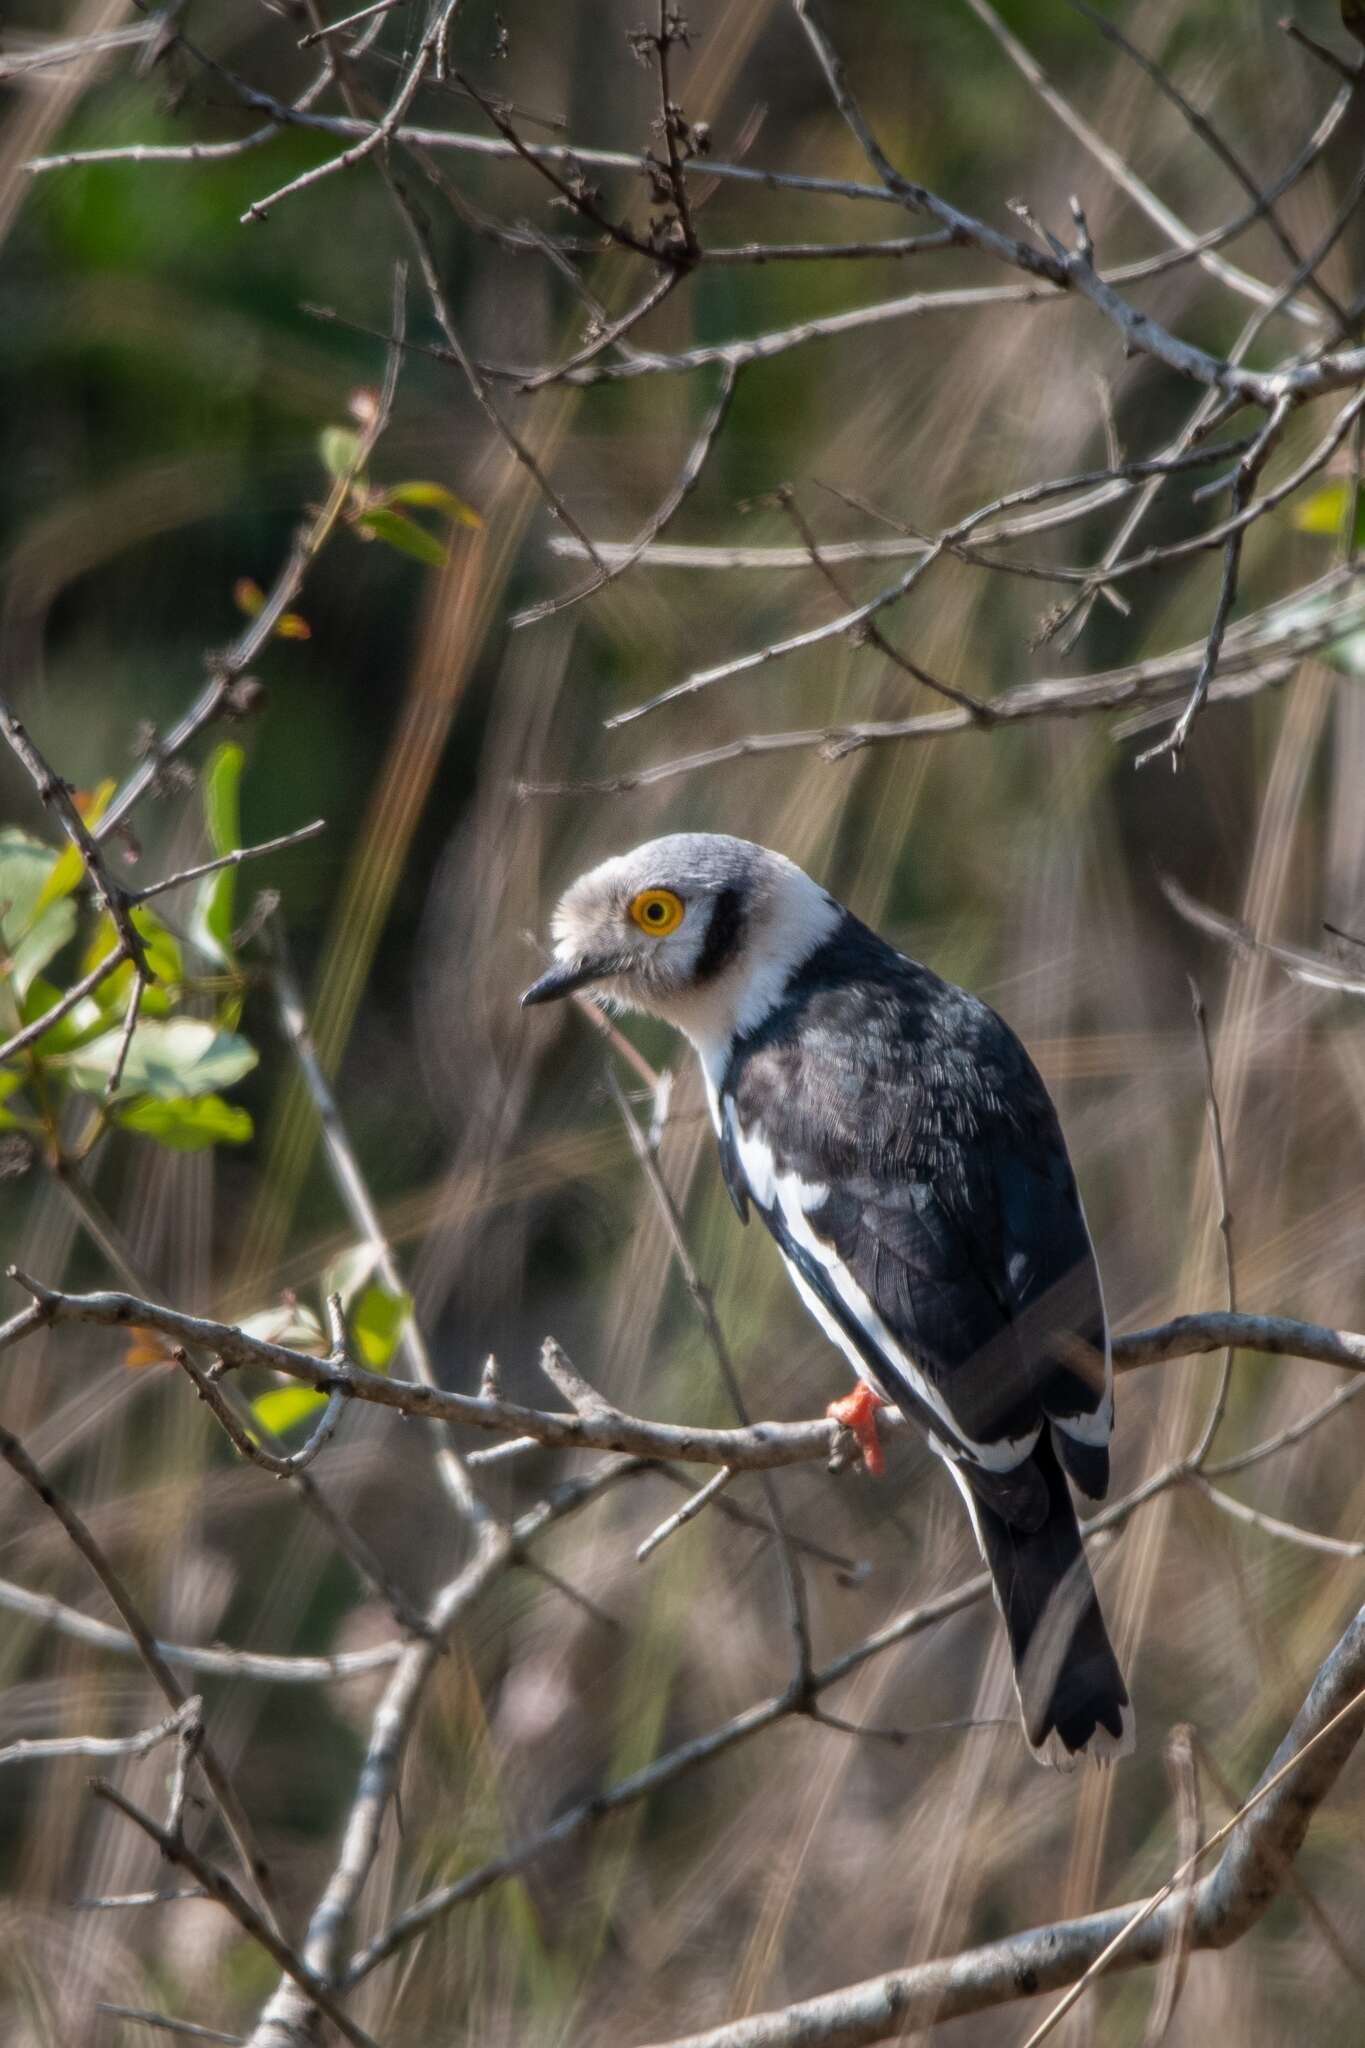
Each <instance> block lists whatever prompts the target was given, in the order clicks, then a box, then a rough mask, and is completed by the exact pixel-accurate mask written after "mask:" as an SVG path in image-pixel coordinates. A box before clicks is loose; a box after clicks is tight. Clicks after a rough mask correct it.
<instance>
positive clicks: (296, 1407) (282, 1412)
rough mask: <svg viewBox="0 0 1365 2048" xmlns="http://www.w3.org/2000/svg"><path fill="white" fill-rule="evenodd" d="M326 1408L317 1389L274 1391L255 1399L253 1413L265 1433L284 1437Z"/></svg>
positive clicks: (276, 1389) (295, 1388)
mask: <svg viewBox="0 0 1365 2048" xmlns="http://www.w3.org/2000/svg"><path fill="white" fill-rule="evenodd" d="M326 1406H327V1396H326V1395H325V1394H320V1393H319V1392H318V1390H317V1388H316V1387H273V1388H272V1389H271V1391H270V1392H269V1393H268V1394H258V1395H257V1396H256V1399H255V1400H254V1401H253V1402H252V1404H251V1412H252V1414H253V1415H254V1416H255V1418H256V1420H257V1421H258V1422H259V1423H260V1425H261V1428H262V1429H268V1430H269V1431H270V1434H271V1435H272V1436H284V1435H286V1434H287V1432H288V1431H289V1430H291V1429H293V1428H295V1427H296V1425H297V1424H298V1423H300V1422H302V1421H304V1420H305V1418H306V1417H307V1416H309V1415H316V1413H317V1411H318V1409H319V1408H325V1407H326Z"/></svg>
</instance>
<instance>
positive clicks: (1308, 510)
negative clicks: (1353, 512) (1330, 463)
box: [1291, 483, 1350, 533]
mask: <svg viewBox="0 0 1365 2048" xmlns="http://www.w3.org/2000/svg"><path fill="white" fill-rule="evenodd" d="M1349 499H1350V490H1349V488H1348V486H1347V485H1346V484H1344V483H1336V484H1324V485H1323V487H1322V489H1321V490H1320V491H1314V492H1313V494H1312V496H1311V497H1308V498H1303V499H1301V500H1300V502H1299V503H1298V504H1297V505H1296V506H1295V507H1294V511H1293V513H1292V515H1291V516H1292V518H1293V522H1294V524H1295V526H1296V527H1297V528H1298V530H1299V532H1300V533H1340V532H1341V529H1342V526H1343V525H1344V523H1345V520H1346V506H1347V503H1348V502H1349Z"/></svg>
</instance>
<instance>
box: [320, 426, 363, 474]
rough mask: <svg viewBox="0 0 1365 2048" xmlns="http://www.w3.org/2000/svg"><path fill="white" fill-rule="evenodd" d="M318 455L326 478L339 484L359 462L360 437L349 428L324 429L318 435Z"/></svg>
mask: <svg viewBox="0 0 1365 2048" xmlns="http://www.w3.org/2000/svg"><path fill="white" fill-rule="evenodd" d="M318 454H319V455H320V456H321V457H322V466H323V468H324V469H325V470H326V472H327V474H328V476H330V477H334V478H335V479H336V481H337V482H338V483H339V482H340V481H341V479H342V477H344V476H350V475H351V473H352V471H353V470H354V469H355V467H356V464H357V463H358V462H359V460H360V436H359V434H357V433H356V432H355V431H354V430H353V429H352V428H351V427H324V428H323V430H322V432H321V433H320V434H319V435H318Z"/></svg>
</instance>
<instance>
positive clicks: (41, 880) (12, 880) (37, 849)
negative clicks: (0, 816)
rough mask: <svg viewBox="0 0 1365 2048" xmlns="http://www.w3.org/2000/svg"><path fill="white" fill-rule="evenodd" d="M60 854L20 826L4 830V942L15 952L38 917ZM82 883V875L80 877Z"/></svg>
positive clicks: (0, 865)
mask: <svg viewBox="0 0 1365 2048" xmlns="http://www.w3.org/2000/svg"><path fill="white" fill-rule="evenodd" d="M58 859H59V855H58V854H57V852H56V851H55V849H54V848H53V847H51V846H47V845H45V844H44V842H43V841H42V840H41V839H32V838H30V836H29V834H28V833H27V832H21V831H20V830H19V828H18V826H17V825H6V826H5V828H4V829H3V831H0V943H3V945H4V947H5V950H6V951H7V952H10V953H12V952H13V951H14V949H15V947H16V946H17V945H18V943H19V941H20V939H22V938H23V936H24V933H25V932H26V931H27V930H28V929H29V926H30V925H31V924H32V923H33V921H34V919H35V918H36V917H37V915H38V911H39V907H40V904H41V902H42V895H43V890H44V888H45V887H46V885H47V880H48V877H49V875H50V874H51V873H52V870H53V869H54V868H55V867H56V865H57V862H58ZM77 879H78V880H79V875H78V876H77Z"/></svg>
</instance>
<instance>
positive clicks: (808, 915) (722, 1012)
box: [663, 857, 844, 1118]
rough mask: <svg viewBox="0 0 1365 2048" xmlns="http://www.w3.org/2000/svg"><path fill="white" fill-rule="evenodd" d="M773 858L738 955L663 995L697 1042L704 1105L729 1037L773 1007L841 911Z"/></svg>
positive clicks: (669, 1013) (673, 1020)
mask: <svg viewBox="0 0 1365 2048" xmlns="http://www.w3.org/2000/svg"><path fill="white" fill-rule="evenodd" d="M772 858H773V865H772V868H771V870H770V871H769V873H768V874H767V875H765V877H764V886H763V889H762V891H761V894H758V895H757V896H756V900H755V902H754V905H753V908H752V910H751V914H750V922H749V929H748V931H747V933H746V935H745V940H744V945H743V947H742V949H741V951H740V953H739V956H738V958H737V959H736V960H734V961H733V962H732V964H731V965H730V966H729V967H727V968H725V969H724V971H723V972H722V973H720V974H718V975H717V976H716V977H715V979H714V981H710V982H707V983H706V984H705V986H704V987H702V988H699V989H693V990H689V991H687V992H685V993H683V994H679V995H673V996H670V997H669V1000H668V1007H667V1010H666V1011H665V1012H664V1013H663V1014H664V1015H665V1016H666V1018H667V1021H668V1022H669V1023H670V1024H673V1025H676V1027H677V1028H678V1030H679V1031H682V1032H683V1033H684V1034H685V1035H686V1036H687V1037H688V1038H689V1039H690V1040H691V1041H692V1044H693V1045H694V1046H695V1047H696V1049H697V1056H698V1058H699V1059H700V1061H701V1067H702V1073H703V1075H704V1076H705V1079H706V1092H707V1095H708V1097H709V1098H710V1101H711V1113H712V1116H713V1117H717V1118H718V1101H719V1091H720V1084H721V1081H722V1079H723V1078H724V1074H725V1069H726V1067H727V1065H728V1064H729V1059H730V1049H731V1047H732V1046H733V1044H734V1042H735V1039H736V1038H737V1037H739V1036H741V1035H742V1034H743V1033H745V1032H748V1031H753V1030H755V1029H756V1028H757V1027H758V1026H759V1025H760V1024H761V1023H762V1022H763V1020H764V1018H765V1017H766V1016H768V1014H769V1013H770V1012H771V1011H772V1010H774V1009H776V1007H777V1005H778V1003H779V1002H780V1001H781V1000H782V996H783V994H784V992H785V990H786V987H787V984H788V982H789V981H790V980H791V978H792V976H793V974H794V973H795V972H796V970H797V968H798V967H800V966H802V965H803V963H804V962H805V961H807V960H808V959H809V958H810V956H811V954H812V953H813V952H814V951H815V949H816V947H817V946H819V945H821V944H823V942H824V941H825V940H826V939H827V938H828V937H829V935H830V933H831V932H832V931H833V930H834V928H835V926H836V925H837V924H838V922H839V920H840V918H841V917H842V916H843V914H844V913H843V912H842V910H840V908H839V905H838V904H837V903H835V902H834V901H833V900H832V899H831V898H830V897H829V896H828V895H826V893H825V891H824V890H823V889H822V888H821V887H820V885H819V883H818V882H813V881H812V880H811V878H810V876H809V875H807V874H803V873H802V871H801V869H800V868H798V867H796V866H795V865H794V864H793V863H792V862H791V861H788V860H781V861H779V860H778V859H777V858H776V857H772Z"/></svg>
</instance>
